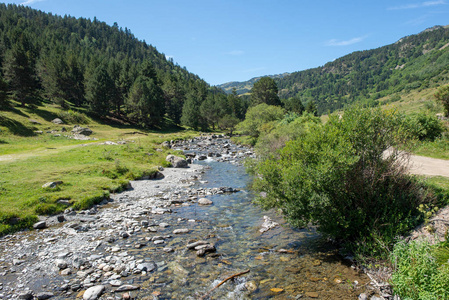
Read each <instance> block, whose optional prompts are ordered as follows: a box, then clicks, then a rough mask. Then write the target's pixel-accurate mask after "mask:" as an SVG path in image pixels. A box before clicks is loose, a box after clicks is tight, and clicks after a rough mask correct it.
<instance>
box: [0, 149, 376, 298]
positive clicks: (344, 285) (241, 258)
mask: <svg viewBox="0 0 449 300" xmlns="http://www.w3.org/2000/svg"><path fill="white" fill-rule="evenodd" d="M217 148H219V145H217V147H216V151H219V150H220V149H218V150H217ZM208 149H210V148H208ZM238 151H240V150H238ZM242 151H245V150H244V149H243V150H242ZM200 164H203V165H205V166H206V170H205V174H204V176H203V177H202V178H201V181H199V182H198V183H197V184H196V186H195V188H215V187H222V186H226V187H232V188H239V189H241V191H240V192H238V193H233V194H221V195H213V196H207V198H208V199H210V200H212V201H213V205H211V206H198V205H197V204H191V205H190V206H178V207H176V208H173V213H172V214H164V215H144V216H141V217H138V216H136V220H137V221H140V220H144V219H146V220H148V219H150V222H154V223H156V224H160V223H161V222H166V223H168V224H169V226H168V227H166V228H158V229H157V232H148V231H147V230H141V231H137V232H135V233H134V234H132V235H131V236H130V237H129V238H127V239H118V240H117V241H116V242H114V244H113V245H114V246H120V247H121V249H122V250H123V252H126V253H127V255H128V256H132V257H133V259H134V260H145V261H154V262H156V263H157V265H158V269H157V271H154V272H151V273H148V274H136V275H129V276H127V277H122V278H120V280H121V281H122V282H123V284H139V285H140V286H141V289H140V290H138V291H132V292H130V294H131V296H132V297H133V299H199V298H200V297H201V296H203V295H205V294H206V293H207V292H208V291H209V290H211V289H212V288H213V287H215V286H216V285H217V284H218V283H219V282H220V281H222V280H223V279H225V278H227V277H229V276H231V275H233V274H236V273H239V272H242V271H245V270H249V271H250V272H249V273H247V274H244V275H242V276H240V277H237V278H236V279H235V280H230V281H228V282H227V283H225V284H223V285H222V286H220V287H219V288H217V289H216V290H215V291H214V292H212V293H211V294H210V299H295V298H297V297H298V296H300V295H302V297H301V299H312V298H311V297H312V296H313V297H315V299H356V298H357V296H358V295H359V294H360V293H362V292H364V291H365V289H364V285H365V284H366V283H367V282H368V279H367V278H366V277H365V275H363V274H358V273H357V272H356V271H354V270H353V269H352V268H351V267H350V266H349V265H347V264H346V263H345V262H344V261H342V259H341V257H340V256H339V255H338V254H337V251H336V250H335V249H333V248H332V247H331V246H329V245H326V244H324V243H323V242H322V240H321V239H320V237H319V235H318V234H317V233H316V232H315V231H314V230H313V229H311V230H307V229H304V230H297V229H292V228H290V227H289V226H288V225H286V224H284V223H283V221H282V217H281V216H278V215H276V214H275V213H274V212H272V211H270V212H266V211H262V210H261V209H260V208H259V207H257V206H255V205H253V204H252V203H251V200H252V198H253V196H252V195H251V193H250V192H248V191H247V190H246V187H247V185H248V183H249V181H250V177H249V176H248V175H247V174H246V173H245V169H244V168H243V167H242V166H238V165H235V164H231V163H225V162H217V161H214V160H211V159H208V160H206V161H202V162H200ZM129 201H133V199H130V200H129ZM114 205H117V204H114V203H112V204H111V207H110V209H112V206H114ZM265 215H267V216H269V217H270V218H272V219H273V220H274V221H276V222H278V223H281V226H278V227H276V228H274V229H272V230H270V231H268V232H265V233H263V234H261V233H260V232H259V229H260V227H261V224H262V223H263V216H265ZM139 218H140V219H139ZM177 228H188V229H190V232H189V233H187V234H182V235H175V234H173V230H174V229H177ZM99 230H101V228H99ZM45 232H46V231H42V232H40V231H33V232H28V233H27V232H23V233H18V234H17V239H13V240H12V241H11V242H10V243H8V244H5V246H7V247H16V246H18V245H19V246H20V244H16V243H24V244H29V246H27V247H25V248H26V249H28V251H27V256H30V257H35V258H36V259H37V260H39V257H38V254H39V253H40V252H42V248H41V246H43V245H44V244H45V243H46V242H45V239H42V236H46V235H45ZM87 234H89V232H87ZM164 235H171V236H172V237H171V238H167V239H166V240H165V243H164V244H160V245H155V244H153V243H152V242H147V240H148V239H149V238H151V237H153V236H164ZM83 236H84V235H83ZM93 236H95V235H93ZM197 240H206V241H208V242H210V243H213V244H214V245H215V247H216V248H217V253H216V254H217V255H216V256H214V255H213V254H209V255H206V256H205V257H197V255H196V253H195V251H191V250H188V249H186V245H187V244H188V243H190V242H193V241H197ZM63 241H64V239H62V240H61V241H58V242H57V243H63ZM97 242H98V243H99V244H98V245H99V246H98V247H95V249H91V250H89V249H90V248H89V249H87V250H86V251H87V252H89V251H91V252H90V253H91V254H92V255H94V254H99V255H100V256H101V257H104V256H106V255H111V253H109V252H107V251H105V250H106V248H107V247H110V246H111V245H109V244H108V243H105V242H102V243H101V244H100V241H92V243H97ZM140 242H143V243H145V244H146V246H144V247H143V248H140V249H136V247H135V244H136V243H140ZM81 245H83V243H81ZM61 246H64V245H61ZM164 247H172V248H173V249H174V250H175V251H174V252H173V253H165V252H164V251H163V250H162V249H163V248H164ZM25 248H24V249H25ZM44 248H45V249H47V248H46V247H44ZM48 249H50V250H49V251H51V252H54V251H53V250H52V248H51V247H50V248H48ZM280 249H287V250H288V251H289V253H280V252H278V250H280ZM0 250H1V249H0ZM83 251H84V250H83ZM56 253H58V251H56V252H55V254H56ZM120 253H122V252H120ZM117 255H118V254H117ZM53 263H54V262H53V261H51V264H53ZM3 264H5V262H3V263H2V262H1V259H0V271H1V267H2V265H3ZM6 266H7V267H8V268H9V267H10V266H9V263H7V262H6V264H5V267H6ZM14 268H16V267H14ZM17 268H19V269H21V268H22V265H21V266H17ZM26 268H27V269H29V268H30V267H28V266H26ZM22 272H23V271H22ZM28 272H30V270H28ZM51 272H52V273H51V276H47V275H48V274H42V272H41V271H39V272H30V273H31V274H36V276H37V277H39V278H37V277H36V276H35V277H36V278H33V279H32V280H30V281H27V282H25V283H24V285H23V286H27V287H30V288H31V289H32V290H33V291H43V290H53V289H55V288H56V287H60V286H61V285H62V283H63V282H64V281H65V282H69V280H70V282H72V281H73V279H74V277H75V276H76V275H75V274H72V275H71V276H66V277H64V276H60V275H58V274H57V271H51ZM16 276H17V274H16V273H8V274H7V276H3V278H0V283H1V282H3V283H5V284H6V282H13V281H15V278H16ZM105 282H106V278H104V277H102V278H99V280H98V281H97V282H96V284H100V283H105ZM356 282H357V284H356ZM273 289H277V290H273ZM112 290H113V288H112V287H110V286H108V287H107V292H106V294H105V295H103V296H102V298H101V299H110V298H109V297H112V299H121V298H122V293H116V294H113V293H112ZM78 292H79V290H77V291H76V292H75V291H74V292H72V294H61V293H56V294H57V296H55V297H54V298H53V299H74V298H75V297H76V294H77V293H78Z"/></svg>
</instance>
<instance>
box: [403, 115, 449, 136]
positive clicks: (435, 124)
mask: <svg viewBox="0 0 449 300" xmlns="http://www.w3.org/2000/svg"><path fill="white" fill-rule="evenodd" d="M406 122H407V123H408V126H409V130H410V132H411V133H412V134H413V136H414V137H416V138H417V139H419V140H420V141H422V140H429V141H433V140H435V139H437V138H439V137H441V134H442V133H443V132H444V127H443V124H442V123H441V121H440V120H438V118H437V117H436V116H435V115H430V114H427V113H418V114H413V115H411V116H409V117H407V119H406Z"/></svg>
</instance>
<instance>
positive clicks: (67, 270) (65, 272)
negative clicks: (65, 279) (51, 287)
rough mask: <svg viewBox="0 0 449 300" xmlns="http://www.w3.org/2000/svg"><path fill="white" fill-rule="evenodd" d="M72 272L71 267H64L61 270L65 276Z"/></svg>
mask: <svg viewBox="0 0 449 300" xmlns="http://www.w3.org/2000/svg"><path fill="white" fill-rule="evenodd" d="M70 274H72V269H70V268H67V269H64V270H62V271H61V275H63V276H67V275H70Z"/></svg>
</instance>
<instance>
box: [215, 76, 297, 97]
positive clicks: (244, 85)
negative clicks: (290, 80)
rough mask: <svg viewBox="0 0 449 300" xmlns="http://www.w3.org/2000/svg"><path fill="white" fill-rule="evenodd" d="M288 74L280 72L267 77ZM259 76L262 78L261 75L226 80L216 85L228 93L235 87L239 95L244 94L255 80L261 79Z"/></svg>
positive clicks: (249, 89)
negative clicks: (241, 79) (246, 79)
mask: <svg viewBox="0 0 449 300" xmlns="http://www.w3.org/2000/svg"><path fill="white" fill-rule="evenodd" d="M288 75H290V73H282V74H277V75H268V77H270V78H283V77H285V76H288ZM261 78H262V76H260V77H254V78H251V79H250V80H248V81H242V82H240V81H232V82H227V83H223V84H220V85H218V86H217V87H219V88H221V89H223V90H224V91H225V92H226V93H228V94H230V93H232V91H233V90H234V89H235V91H236V92H237V94H239V95H241V94H245V93H248V92H250V91H251V88H252V87H253V85H254V83H255V82H256V81H258V80H259V79H261Z"/></svg>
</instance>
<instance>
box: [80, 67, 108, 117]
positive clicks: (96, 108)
mask: <svg viewBox="0 0 449 300" xmlns="http://www.w3.org/2000/svg"><path fill="white" fill-rule="evenodd" d="M113 89H114V82H113V81H112V79H111V77H110V76H109V74H108V72H107V70H106V66H105V65H104V64H100V65H99V66H98V67H97V68H96V69H95V71H94V72H93V74H91V75H90V77H89V78H88V81H87V86H86V90H87V92H86V98H87V102H88V106H89V111H90V112H91V113H93V114H95V115H97V116H106V115H107V114H108V113H109V110H110V107H111V106H110V99H111V98H112V91H113Z"/></svg>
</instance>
